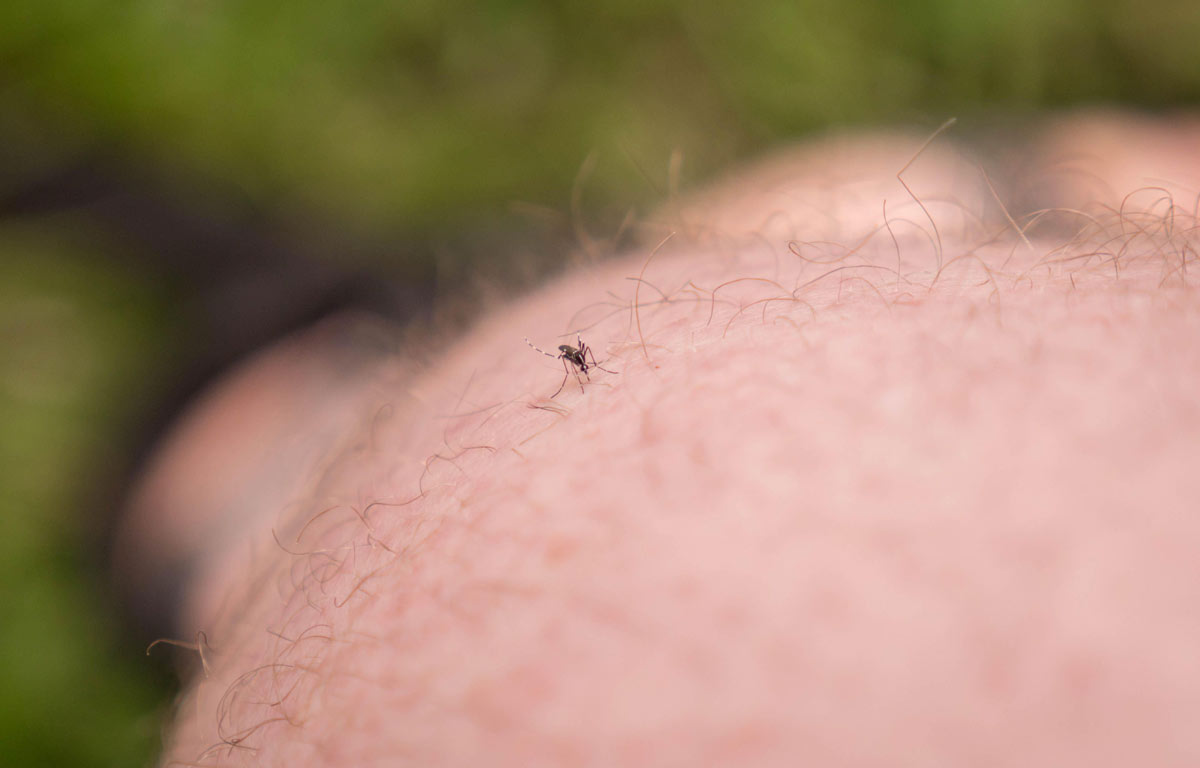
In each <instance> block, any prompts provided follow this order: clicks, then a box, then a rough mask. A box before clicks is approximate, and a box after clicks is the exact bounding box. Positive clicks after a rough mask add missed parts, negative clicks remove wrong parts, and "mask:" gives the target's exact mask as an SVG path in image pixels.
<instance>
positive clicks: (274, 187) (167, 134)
mask: <svg viewBox="0 0 1200 768" xmlns="http://www.w3.org/2000/svg"><path fill="white" fill-rule="evenodd" d="M1197 33H1200V4H1198V3H1196V2H1195V1H1194V0H1153V1H1136V2H1135V0H1094V1H1090V0H976V1H975V2H962V0H909V2H903V3H896V2H886V1H885V0H860V1H859V2H854V1H849V2H847V1H846V0H796V1H792V2H785V1H784V0H759V1H758V2H751V3H743V4H740V5H738V6H736V7H735V6H733V5H730V4H710V3H695V2H684V0H638V1H637V2H635V1H634V0H607V1H606V2H592V3H581V4H564V3H551V2H516V1H515V0H480V1H477V2H469V3H468V2H461V0H459V1H455V0H447V1H438V2H434V1H433V0H406V1H405V2H394V1H391V0H389V1H387V2H385V1H384V0H359V2H355V3H333V2H329V1H328V0H293V2H291V3H287V4H283V5H281V4H278V3H268V2H264V0H237V2H234V1H233V0H179V1H177V2H173V3H167V2H162V1H161V0H157V1H155V0H123V1H119V2H112V1H111V0H70V1H69V2H68V1H67V0H60V1H58V2H46V0H6V2H4V3H0V164H2V165H0V196H3V195H4V194H7V193H9V192H12V191H13V190H17V189H20V188H21V187H22V185H26V184H28V183H30V182H31V181H36V180H37V179H39V178H42V177H44V176H46V175H47V174H52V173H53V172H54V171H55V169H58V168H63V167H69V166H70V164H71V163H72V162H74V161H75V160H76V159H77V158H79V157H82V156H87V155H89V153H90V154H95V153H100V154H103V155H107V156H111V157H114V158H118V159H120V160H122V161H124V162H129V163H133V164H137V165H138V166H140V167H148V168H153V169H155V170H156V172H158V173H161V174H164V175H165V176H167V177H169V178H172V179H176V180H178V183H179V184H181V185H183V186H186V185H187V184H189V183H193V182H194V183H202V182H205V181H208V180H215V181H217V182H219V183H220V184H223V185H226V186H227V187H228V188H230V189H235V190H237V192H238V194H239V195H242V196H244V200H243V199H239V201H237V204H238V205H245V206H246V207H254V208H257V209H260V210H264V211H268V212H278V213H281V214H282V215H284V216H294V217H305V216H309V215H315V216H318V217H319V218H321V219H322V220H323V221H326V222H331V224H330V225H329V226H332V227H334V228H337V229H340V230H344V231H349V232H355V233H365V236H367V237H371V238H377V239H383V240H387V239H388V238H390V237H394V236H395V235H396V233H401V234H404V233H428V232H461V231H463V230H468V231H469V230H470V229H471V227H472V226H474V222H476V221H478V220H480V219H481V218H483V217H487V216H494V215H495V214H497V213H498V212H503V210H504V209H505V206H506V205H508V204H509V203H511V202H513V201H518V200H521V201H532V202H535V203H540V204H544V205H549V206H550V207H552V208H556V209H558V210H565V209H566V208H567V203H566V201H567V199H568V197H569V194H570V187H571V185H572V183H573V181H574V178H575V175H576V172H577V170H578V169H579V168H580V167H581V164H582V163H583V161H584V158H585V157H587V156H588V155H589V153H593V152H594V153H596V155H597V157H598V162H597V164H596V170H595V173H594V174H593V175H592V176H591V177H590V178H589V179H588V180H587V182H586V192H587V199H588V200H589V201H591V202H592V204H593V205H594V206H596V207H602V206H603V205H605V204H608V203H617V202H619V203H622V204H630V203H633V204H641V205H646V204H648V203H653V202H656V201H657V200H659V199H660V198H661V195H662V194H663V192H662V187H663V186H665V177H666V166H667V158H668V157H669V156H670V154H671V152H672V151H673V150H676V149H678V150H681V151H682V152H683V154H684V157H685V158H686V162H687V165H686V168H687V172H688V178H689V179H692V180H696V179H700V178H703V177H704V176H706V175H708V174H710V173H712V172H714V171H715V170H716V169H718V168H720V167H722V166H723V165H726V164H728V163H729V162H731V161H733V160H735V159H737V158H739V157H743V156H746V155H747V154H750V153H752V152H754V151H757V150H759V149H762V148H764V147H767V146H769V145H771V144H772V143H776V142H779V141H783V140H786V139H788V138H791V137H794V136H798V135H801V134H804V133H806V132H810V131H815V130H821V129H825V128H830V127H835V126H839V125H848V124H854V125H861V124H876V123H887V122H893V121H905V122H913V123H917V124H922V125H928V126H930V127H932V126H935V125H937V124H938V123H940V122H941V121H942V120H943V119H944V118H945V117H947V116H949V115H951V114H956V115H959V116H960V117H964V118H968V119H969V118H970V116H971V115H979V116H981V119H983V116H986V115H987V114H988V113H989V112H992V111H1000V112H1004V113H1008V114H1012V113H1018V114H1019V113H1025V112H1029V111H1033V110H1037V109H1042V108H1047V107H1061V106H1067V105H1072V104H1080V103H1093V102H1098V101H1099V102H1105V101H1108V102H1124V103H1129V104H1135V105H1141V106H1144V107H1152V108H1153V107H1168V106H1173V105H1184V104H1189V103H1193V102H1194V101H1195V99H1196V98H1197V96H1200V46H1197V45H1196V44H1195V41H1196V40H1197V39H1200V35H1198V34H1197ZM643 172H644V177H643V176H641V175H640V174H642V173H643ZM2 215H3V213H2V210H0V216H2ZM81 221H83V222H86V211H85V212H84V214H83V218H79V217H74V218H70V219H66V218H62V217H59V216H40V217H39V216H34V217H26V218H24V219H19V220H17V221H15V222H14V221H5V220H4V219H3V218H0V338H2V339H3V357H2V358H0V487H2V488H3V489H4V493H3V494H2V495H0V745H2V748H0V764H11V765H31V766H36V765H79V766H107V765H136V764H138V763H140V762H144V761H146V760H148V759H150V756H151V754H152V751H153V749H154V747H155V744H156V740H157V736H156V729H157V727H158V726H157V723H156V713H157V712H158V710H159V708H160V707H161V706H162V704H161V699H162V696H163V693H162V686H161V681H159V680H156V679H154V675H153V673H152V672H151V671H149V670H148V669H147V667H146V665H145V662H144V659H143V658H141V656H140V649H130V648H128V647H116V646H115V643H116V642H117V641H116V639H115V638H116V637H117V636H118V635H117V633H116V631H115V630H116V628H115V627H113V626H112V623H111V622H112V621H113V620H112V619H111V618H109V617H108V616H109V614H108V613H107V612H106V608H105V607H104V603H103V601H101V600H100V599H99V597H98V596H99V594H100V593H99V591H98V590H97V589H96V588H95V586H94V584H93V583H90V582H89V579H92V580H94V577H90V576H88V575H87V573H88V572H87V570H86V563H85V562H84V557H83V555H82V552H83V551H84V547H85V545H86V544H87V543H88V542H87V541H86V539H87V537H88V535H89V533H90V532H92V531H93V530H94V529H93V527H92V526H90V525H89V524H88V521H86V520H80V519H79V517H78V510H79V509H81V508H83V509H86V508H88V507H87V500H86V499H84V498H82V494H83V493H84V490H85V489H86V488H87V487H88V484H87V482H88V481H89V480H90V479H92V478H94V477H95V476H96V475H97V474H102V473H103V471H104V467H105V465H106V463H108V462H109V461H110V459H111V455H112V454H113V453H115V452H120V451H122V450H124V447H123V446H120V445H114V444H113V440H114V439H115V438H114V437H113V436H114V435H119V434H121V431H120V429H119V427H120V425H121V423H122V421H123V419H124V418H125V417H127V416H128V415H129V414H130V413H132V412H135V411H136V410H137V408H138V405H139V404H138V403H136V402H131V399H136V398H131V397H130V393H131V392H137V391H138V388H137V387H138V385H137V382H139V381H141V380H143V379H144V378H147V377H149V378H153V376H154V375H155V374H156V373H161V368H162V363H161V362H160V361H159V360H158V358H159V357H160V356H161V355H162V353H163V350H164V349H165V348H167V347H168V346H169V345H170V344H171V343H172V342H177V341H178V339H177V338H175V337H172V336H171V333H170V331H169V330H168V329H169V328H170V323H171V318H172V317H173V315H172V311H171V308H170V307H169V306H167V296H168V293H167V291H166V289H165V288H164V287H163V286H161V285H158V284H155V283H154V282H152V281H151V280H150V278H149V277H148V276H147V275H144V274H134V273H132V272H131V271H130V269H129V268H128V267H127V266H120V265H119V264H121V263H122V262H118V261H115V260H112V259H109V258H107V255H108V254H109V252H110V251H112V250H113V249H116V250H120V248H121V247H122V245H123V244H122V243H121V242H120V237H119V235H118V236H117V237H116V238H115V240H116V242H114V238H113V236H112V234H111V232H110V233H108V234H107V235H104V236H92V235H93V234H94V233H90V232H88V231H86V226H85V225H81V223H80V222H81ZM81 227H83V228H82V229H81ZM154 256H155V254H149V255H148V259H149V260H152V259H153V258H154ZM329 258H330V259H336V258H338V254H336V253H331V254H330V256H329ZM424 258H428V255H427V254H423V253H420V252H419V251H410V252H408V254H407V255H405V254H402V253H399V252H397V255H396V259H397V260H402V259H410V260H411V259H424Z"/></svg>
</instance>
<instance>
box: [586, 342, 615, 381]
mask: <svg viewBox="0 0 1200 768" xmlns="http://www.w3.org/2000/svg"><path fill="white" fill-rule="evenodd" d="M588 354H589V355H591V356H592V367H593V368H599V369H600V370H602V371H604V372H605V373H616V371H610V370H608V369H607V368H605V367H604V366H602V365H600V363H597V362H596V353H595V352H593V351H592V348H591V347H588ZM588 381H591V379H590V378H589V379H588Z"/></svg>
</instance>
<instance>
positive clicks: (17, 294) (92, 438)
mask: <svg viewBox="0 0 1200 768" xmlns="http://www.w3.org/2000/svg"><path fill="white" fill-rule="evenodd" d="M79 251H80V249H79V245H78V244H77V243H64V242H62V241H61V239H60V238H49V237H46V236H45V235H44V233H39V232H36V231H35V232H30V231H17V230H15V229H14V228H12V227H8V228H0V339H2V340H3V349H4V355H3V357H0V424H2V425H3V429H2V430H0V485H2V486H3V488H4V493H3V494H0V744H2V745H3V752H2V753H0V764H6V765H13V766H109V765H139V764H142V763H144V762H146V760H147V757H148V756H149V755H150V754H151V751H152V750H153V749H154V747H155V745H156V743H157V736H158V728H159V726H158V724H157V722H156V721H157V719H158V717H159V716H160V715H161V711H162V710H163V708H164V703H163V701H162V693H161V688H162V685H163V681H162V680H161V679H156V676H155V671H156V670H153V669H151V668H150V667H149V665H148V664H146V663H145V661H144V659H142V658H138V656H137V655H136V654H134V653H130V652H129V649H121V652H120V653H118V652H117V651H118V649H117V648H116V647H115V638H116V637H117V636H118V633H117V631H116V630H117V629H118V628H117V627H115V626H113V624H112V622H113V619H112V618H111V617H110V616H109V615H107V614H106V613H105V612H103V611H102V609H101V605H100V604H101V602H102V600H101V598H102V596H103V587H102V585H99V584H97V583H96V581H97V580H96V577H95V575H94V574H92V573H89V568H88V566H89V565H90V564H89V563H88V562H86V560H87V558H86V556H85V545H86V543H87V542H86V541H85V540H84V539H85V538H86V537H87V535H88V534H89V533H91V532H94V531H95V530H96V525H95V522H94V521H88V520H85V519H80V517H79V515H78V509H79V508H80V507H83V508H89V507H91V505H90V504H89V503H88V501H87V500H86V499H84V498H82V497H81V494H82V493H83V491H84V489H85V488H87V487H88V485H89V482H88V481H89V480H92V479H94V478H95V475H96V473H97V472H98V471H100V470H101V466H102V465H103V463H104V461H105V460H106V458H107V457H109V456H111V455H112V453H113V452H114V451H119V450H120V449H119V447H117V446H111V445H108V444H106V435H109V434H113V433H116V432H117V430H116V429H115V427H116V426H117V425H118V423H119V419H120V417H122V416H126V415H127V414H128V412H129V411H130V410H132V409H133V408H135V407H136V398H133V397H130V395H131V394H132V393H136V392H138V391H139V390H140V387H139V386H138V379H139V377H140V376H144V375H146V373H147V372H148V370H149V369H150V367H151V366H150V360H151V359H152V358H150V357H148V356H147V352H150V351H152V350H154V349H156V348H160V347H161V344H162V341H163V339H162V338H161V334H160V333H156V331H155V330H154V329H155V326H156V324H155V322H154V320H155V319H156V318H157V317H161V316H162V314H163V312H162V307H161V306H160V304H159V299H158V297H157V296H155V294H154V292H153V291H151V290H149V286H147V285H144V284H140V283H139V281H138V280H136V279H134V278H132V277H130V276H128V275H122V274H120V273H119V272H117V271H115V270H113V269H112V268H111V267H110V266H108V265H106V264H104V263H98V262H96V261H94V260H90V259H87V260H85V259H81V258H80V256H79Z"/></svg>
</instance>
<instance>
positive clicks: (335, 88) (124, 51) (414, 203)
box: [0, 0, 1200, 228]
mask: <svg viewBox="0 0 1200 768" xmlns="http://www.w3.org/2000/svg"><path fill="white" fill-rule="evenodd" d="M1198 30H1200V5H1197V4H1196V3H1194V2H1190V0H1161V1H1160V2H1150V3H1147V2H1134V0H979V1H978V2H969V3H966V2H961V1H960V0H909V1H908V2H903V3H896V2H885V1H884V0H875V1H874V2H843V1H842V0H761V1H760V2H751V3H742V4H738V5H730V4H712V3H695V2H688V1H685V0H639V1H638V2H629V0H612V1H610V2H593V3H574V4H569V3H548V2H540V3H539V2H515V1H513V0H485V1H477V2H454V1H453V0H451V1H450V2H445V1H443V0H438V1H436V2H435V1H432V0H405V2H395V0H361V1H360V2H354V3H339V2H329V0H295V1H294V2H290V3H287V4H284V5H280V4H279V3H268V2H263V1H262V0H237V1H236V2H234V1H233V0H183V1H181V2H163V1H162V0H124V2H119V3H113V2H103V1H101V0H72V2H45V0H9V2H6V3H4V4H2V6H0V56H2V59H0V62H2V68H0V72H2V74H0V82H2V83H3V85H4V87H5V89H6V91H7V93H6V94H5V96H6V98H7V99H9V100H10V103H11V102H12V101H13V100H15V101H16V102H19V103H20V104H22V105H23V106H26V107H28V108H29V109H31V110H34V111H35V112H36V114H37V115H38V117H39V119H44V120H49V121H53V122H54V123H55V125H56V127H57V129H58V130H61V131H65V132H67V133H69V134H71V139H72V140H79V141H85V142H86V141H95V140H102V141H109V142H114V143H116V144H119V145H120V146H121V147H123V148H125V149H130V150H132V151H133V152H135V153H138V154H141V155H145V156H148V157H151V158H152V159H153V161H154V162H155V163H159V164H162V165H165V166H168V167H178V168H182V169H188V170H197V171H200V172H202V173H205V174H214V175H217V176H220V177H224V178H228V179H230V180H234V181H236V183H237V184H238V185H240V186H241V187H243V188H244V189H245V190H247V191H249V192H250V193H251V194H252V195H253V196H254V197H255V198H256V199H258V200H261V201H267V202H268V203H269V204H272V205H280V204H287V203H295V204H299V205H303V206H309V205H312V206H316V207H318V208H320V209H322V210H327V211H330V212H331V213H332V214H333V215H335V216H336V217H339V218H341V217H346V218H349V219H351V220H355V221H365V222H366V223H367V224H369V225H370V224H374V225H379V224H380V223H387V224H388V225H389V226H392V225H397V224H399V226H401V227H415V228H421V227H425V226H428V225H430V224H435V223H445V222H447V221H449V222H451V223H454V222H455V220H456V219H457V218H458V217H462V216H466V215H469V214H470V213H472V212H473V211H474V210H476V209H477V208H479V207H481V206H495V205H498V204H503V203H506V202H508V201H509V200H510V199H512V198H515V197H528V196H531V195H538V194H542V195H544V196H547V197H548V199H551V200H555V199H557V198H555V195H557V194H561V192H562V190H563V189H564V188H565V187H566V186H567V185H568V184H569V183H570V180H571V178H572V176H573V172H574V170H575V169H576V168H577V167H578V166H579V164H580V162H581V160H582V159H583V157H584V156H585V155H586V154H587V153H588V152H589V151H592V150H599V151H601V152H605V153H608V155H607V157H609V158H610V159H611V160H610V161H611V163H613V164H616V163H617V162H618V160H619V157H620V153H625V152H627V153H629V154H630V155H632V156H633V157H634V158H635V159H636V160H637V161H638V162H639V163H643V164H645V165H647V166H651V167H654V168H661V167H662V166H663V165H664V164H665V157H666V155H667V154H668V153H669V151H670V150H671V149H673V148H681V149H683V150H684V151H685V155H686V156H687V157H689V158H694V159H695V162H696V163H697V164H698V165H699V166H700V167H701V168H702V169H708V168H711V167H712V166H713V165H714V164H716V163H718V162H723V161H726V160H728V159H729V158H730V157H732V156H735V155H738V154H741V153H744V152H746V151H748V150H751V149H753V148H757V147H760V146H762V145H764V144H765V143H766V142H768V141H771V140H775V139H778V138H781V137H785V136H790V135H794V134H797V133H799V132H803V131H807V130H811V129H814V128H820V127H823V126H828V125H830V124H835V123H861V122H863V121H876V122H877V121H888V120H894V119H896V118H900V119H914V118H916V119H923V120H924V121H925V122H929V123H931V124H933V125H936V124H937V123H938V122H940V121H941V119H943V118H944V117H945V116H946V115H948V114H949V113H962V112H963V111H964V110H970V109H971V108H972V107H973V106H978V105H981V104H989V105H993V106H995V105H999V106H1001V107H1007V108H1012V109H1019V110H1024V109H1029V108H1033V107H1040V106H1048V105H1059V104H1064V103H1070V102H1077V101H1081V100H1095V99H1108V100H1116V99H1121V100H1127V101H1128V100H1132V101H1142V102H1145V103H1150V104H1157V103H1162V102H1165V101H1170V100H1179V99H1182V98H1190V97H1194V96H1196V95H1197V94H1200V50H1198V48H1197V46H1196V45H1195V44H1194V41H1195V39H1196V38H1195V35H1194V33H1195V32H1197V31H1198ZM606 167H607V166H606V164H604V163H601V164H600V168H599V171H600V178H598V180H597V182H596V184H597V186H598V188H599V189H600V190H604V191H606V192H608V193H611V194H626V195H628V194H629V193H630V189H628V187H629V186H631V182H630V179H631V178H632V174H628V173H624V174H619V173H616V172H613V173H612V174H611V176H613V177H616V178H621V179H623V180H624V181H623V182H617V181H616V180H615V178H606V177H605V176H604V173H605V168H606ZM620 183H623V184H624V185H625V186H626V188H625V189H619V188H617V187H616V186H614V185H618V186H619V184H620ZM459 221H461V219H459Z"/></svg>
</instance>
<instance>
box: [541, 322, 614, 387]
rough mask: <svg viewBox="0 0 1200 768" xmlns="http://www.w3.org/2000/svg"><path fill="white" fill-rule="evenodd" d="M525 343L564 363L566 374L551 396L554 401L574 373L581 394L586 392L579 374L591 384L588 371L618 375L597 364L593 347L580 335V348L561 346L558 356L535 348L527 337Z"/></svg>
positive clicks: (578, 342) (576, 338)
mask: <svg viewBox="0 0 1200 768" xmlns="http://www.w3.org/2000/svg"><path fill="white" fill-rule="evenodd" d="M525 343H526V344H528V345H529V346H531V347H533V348H534V349H536V350H537V351H538V352H541V353H542V354H543V355H545V356H546V357H553V358H554V359H555V360H562V361H563V371H565V373H564V374H563V380H562V384H559V385H558V389H557V390H555V391H554V394H553V395H550V397H551V398H552V399H553V398H555V397H558V393H559V392H562V391H563V387H565V386H567V377H569V376H570V375H571V374H572V373H573V374H575V381H578V382H579V391H580V392H584V391H585V390H584V388H583V379H581V378H579V374H581V373H582V374H583V375H584V376H585V377H586V378H587V380H588V381H589V382H590V381H591V380H592V377H591V376H588V371H589V370H591V369H592V368H599V369H600V370H602V371H604V372H605V373H616V371H610V370H608V369H607V368H604V367H603V366H601V365H600V364H599V363H597V362H596V353H595V352H593V351H592V348H591V347H589V346H588V345H587V344H584V343H583V339H581V338H580V337H579V334H575V343H577V344H578V345H579V346H578V347H572V346H571V345H570V344H559V345H558V354H557V355H554V354H551V353H549V352H547V351H546V350H544V349H542V348H541V347H538V346H535V345H534V343H533V342H532V341H530V340H529V337H528V336H526V337H525ZM588 358H591V362H590V363H589V362H588Z"/></svg>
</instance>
